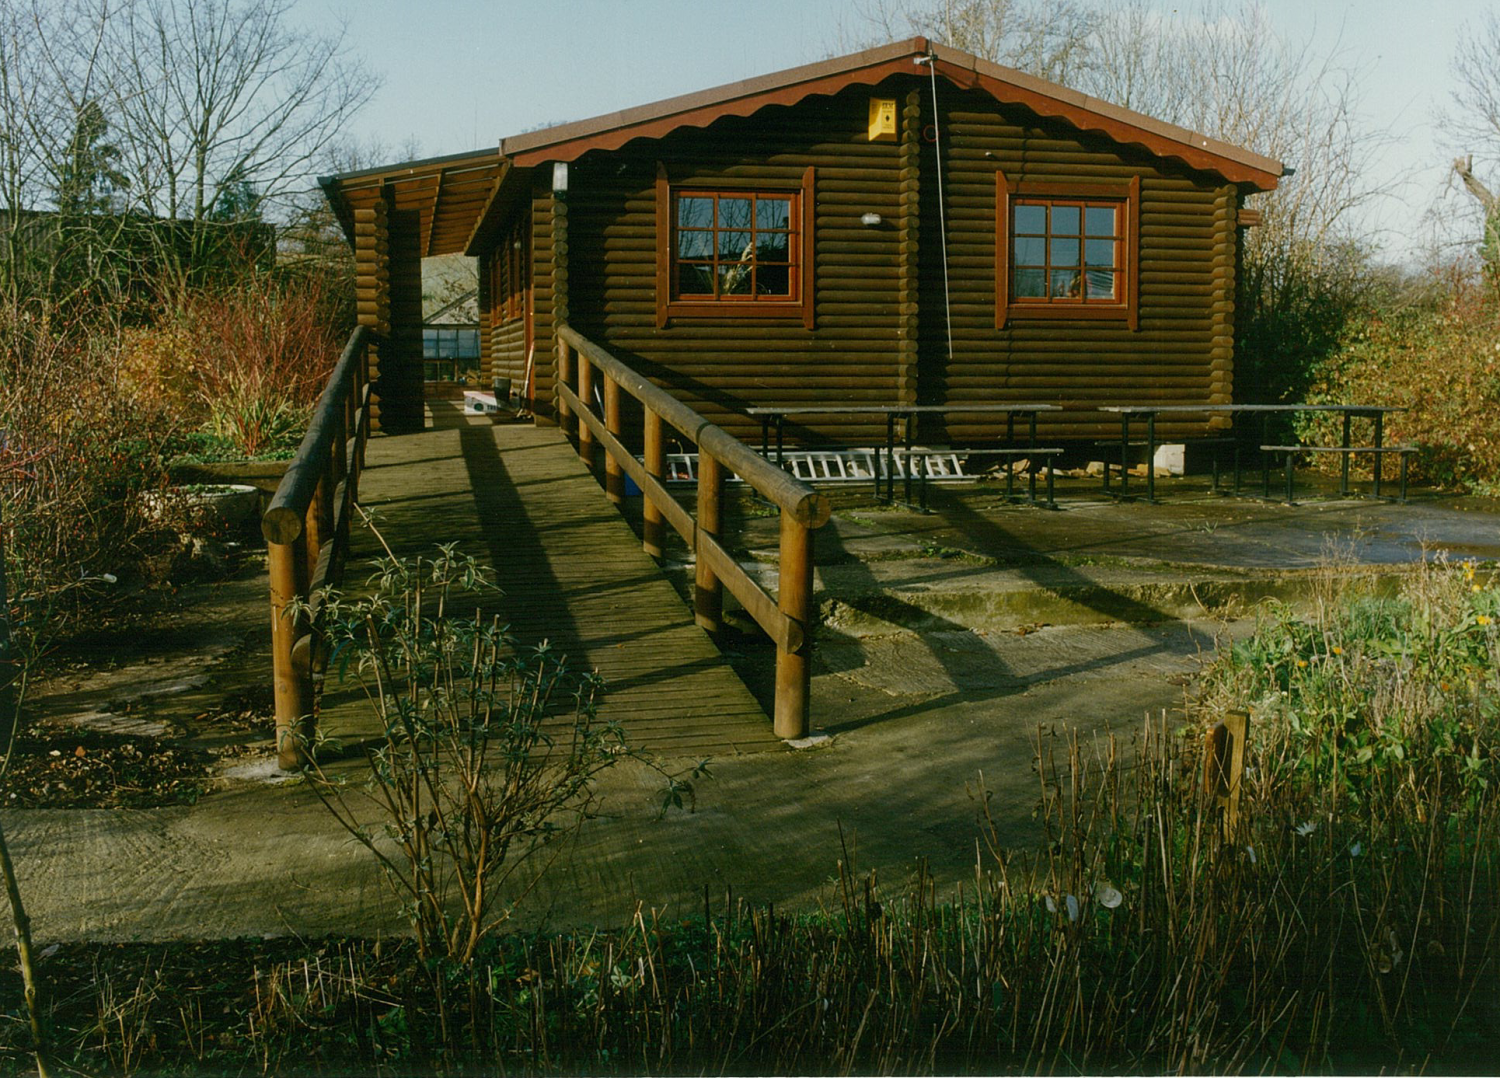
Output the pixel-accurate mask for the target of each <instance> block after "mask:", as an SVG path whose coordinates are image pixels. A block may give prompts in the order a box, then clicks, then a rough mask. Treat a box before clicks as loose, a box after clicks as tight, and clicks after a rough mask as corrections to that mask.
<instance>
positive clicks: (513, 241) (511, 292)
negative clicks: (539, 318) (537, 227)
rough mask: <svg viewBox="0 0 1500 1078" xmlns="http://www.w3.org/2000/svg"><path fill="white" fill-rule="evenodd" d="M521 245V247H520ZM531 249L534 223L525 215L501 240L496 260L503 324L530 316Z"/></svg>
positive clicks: (498, 301) (499, 309)
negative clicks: (527, 304)
mask: <svg viewBox="0 0 1500 1078" xmlns="http://www.w3.org/2000/svg"><path fill="white" fill-rule="evenodd" d="M517 243H519V244H520V246H519V247H517V246H516V245H517ZM530 247H531V221H530V219H529V218H527V217H525V216H522V217H520V218H518V219H517V220H516V223H515V224H513V225H512V226H511V227H510V228H508V229H506V231H505V234H504V236H503V238H502V239H501V241H500V250H499V252H498V253H499V257H498V258H497V259H496V271H497V272H496V273H495V280H496V285H497V287H496V291H497V293H498V296H497V302H496V304H495V309H496V311H497V313H498V314H499V316H500V324H501V325H506V324H507V323H510V322H515V321H517V320H518V319H522V318H525V317H526V290H527V289H528V288H529V287H530V281H528V280H527V278H528V277H529V274H528V273H527V263H528V258H529V256H530V253H531V252H530Z"/></svg>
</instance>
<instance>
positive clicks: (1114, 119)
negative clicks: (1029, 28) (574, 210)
mask: <svg viewBox="0 0 1500 1078" xmlns="http://www.w3.org/2000/svg"><path fill="white" fill-rule="evenodd" d="M929 56H930V57H932V58H933V60H934V63H935V68H936V69H939V70H940V72H941V73H942V74H943V76H944V77H945V78H947V79H948V80H949V81H951V82H953V83H954V84H956V85H959V86H968V87H982V88H984V89H986V90H987V91H988V92H990V93H992V94H994V96H996V98H997V100H1008V101H1015V102H1016V103H1019V104H1022V105H1025V106H1026V107H1028V108H1031V109H1032V110H1033V111H1036V112H1037V113H1038V114H1039V115H1042V116H1047V117H1051V118H1059V119H1062V120H1064V121H1066V122H1068V123H1070V124H1071V125H1073V126H1074V127H1077V128H1078V129H1080V130H1085V131H1099V132H1102V133H1103V134H1105V135H1106V136H1107V137H1109V138H1111V139H1112V140H1114V141H1116V142H1121V143H1124V144H1132V143H1134V144H1138V145H1141V146H1143V147H1145V148H1146V149H1147V150H1149V151H1151V152H1152V153H1155V154H1157V155H1158V156H1161V157H1174V158H1178V159H1180V160H1182V161H1183V162H1184V163H1186V164H1188V165H1189V166H1190V167H1193V168H1197V169H1202V170H1206V171H1210V172H1216V173H1218V174H1220V175H1223V176H1224V177H1225V178H1226V179H1229V180H1231V181H1233V182H1238V183H1245V184H1249V185H1250V186H1252V187H1255V188H1258V189H1269V188H1272V187H1275V186H1276V182H1277V180H1278V179H1279V178H1280V177H1281V176H1282V175H1283V174H1284V173H1285V169H1284V167H1283V166H1282V164H1281V162H1279V161H1276V160H1274V159H1273V158H1270V157H1266V156H1264V155H1263V154H1258V153H1255V152H1254V151H1251V150H1247V149H1244V148H1243V147H1240V146H1236V145H1234V144H1232V143H1228V142H1224V141H1222V140H1219V139H1214V138H1210V137H1209V136H1207V135H1204V134H1202V133H1201V132H1197V131H1192V130H1189V129H1188V128H1185V127H1179V126H1178V125H1176V124H1170V123H1167V122H1166V121H1164V120H1157V119H1154V118H1152V117H1150V116H1147V115H1145V114H1143V113H1139V112H1135V111H1134V110H1132V109H1128V108H1125V107H1123V106H1121V105H1115V104H1111V103H1110V102H1107V101H1103V100H1100V99H1098V98H1094V97H1090V96H1088V95H1087V94H1083V93H1079V92H1078V91H1076V90H1070V89H1068V88H1067V87H1065V86H1061V85H1059V84H1057V83H1054V82H1049V81H1047V80H1046V79H1042V78H1038V77H1037V76H1035V75H1028V74H1026V73H1025V72H1023V71H1019V70H1017V69H1015V68H1010V67H1005V66H1004V65H1002V64H997V63H993V62H991V61H988V60H983V59H980V58H979V57H977V56H974V55H973V54H971V53H967V52H964V51H963V50H961V49H955V48H952V47H950V46H947V45H938V44H935V43H933V42H931V41H929V40H928V39H927V38H925V37H913V38H908V39H907V40H905V41H898V42H892V43H891V44H889V45H882V46H879V47H877V48H873V49H866V50H864V51H862V52H857V53H850V54H848V55H845V56H838V57H833V58H831V59H827V60H820V61H818V62H816V63H812V64H804V65H802V66H800V67H793V68H787V69H785V70H782V71H778V72H773V73H771V74H768V75H761V76H758V77H756V78H751V79H744V80H741V81H739V82H732V83H726V84H724V85H722V86H717V87H713V88H711V89H707V90H700V91H697V92H695V93H691V94H683V95H679V96H677V97H670V98H666V99H665V100H662V101H657V102H653V103H651V104H647V105H640V106H636V107H634V108H629V109H623V110H621V111H619V112H611V113H604V114H602V115H599V116H594V117H591V118H589V119H586V120H577V121H573V122H571V123H566V124H559V125H557V126H556V127H548V128H543V129H542V130H540V131H533V132H528V133H526V134H523V135H515V136H511V137H509V138H504V139H501V140H500V155H501V156H502V157H505V158H511V159H518V160H517V164H525V165H534V164H537V163H539V162H541V161H544V160H548V159H554V158H555V159H557V160H571V159H572V158H574V157H576V156H578V155H580V154H581V153H583V152H585V151H586V150H588V149H590V148H595V147H598V148H618V147H619V146H620V145H623V144H624V143H625V142H628V141H630V140H631V139H633V138H637V137H660V135H661V134H663V133H664V132H665V131H668V130H673V129H675V126H684V127H701V126H704V125H706V124H707V123H709V122H712V120H713V119H716V118H718V117H719V116H721V115H746V114H748V113H749V112H751V111H754V101H755V99H757V98H765V99H767V103H768V104H769V103H772V102H773V101H774V102H777V103H782V104H785V103H787V101H788V100H791V99H793V98H795V96H796V95H795V89H796V88H797V87H799V86H806V87H807V89H806V92H807V93H808V94H813V93H820V92H822V93H828V92H833V89H835V88H842V87H841V86H840V85H839V80H840V79H841V78H847V79H848V80H849V82H851V83H852V82H859V81H868V79H865V80H861V79H860V78H859V75H860V73H861V72H864V73H865V74H866V75H867V76H871V77H873V76H875V75H878V76H879V77H881V78H884V77H886V76H888V75H889V74H891V73H892V72H893V71H895V70H897V65H898V64H899V63H900V62H901V61H902V60H905V59H908V58H910V59H912V60H916V59H919V58H922V57H929ZM997 91H1006V92H997ZM674 118H680V125H674V124H673V120H674ZM632 128H634V129H637V130H636V131H635V132H634V133H633V132H632V131H631V129H632ZM548 151H556V152H555V153H549V152H548ZM1226 165H1227V166H1228V167H1225V166H1226Z"/></svg>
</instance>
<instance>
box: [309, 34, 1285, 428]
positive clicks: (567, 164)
mask: <svg viewBox="0 0 1500 1078" xmlns="http://www.w3.org/2000/svg"><path fill="white" fill-rule="evenodd" d="M1282 172H1283V169H1282V166H1281V165H1280V164H1279V163H1278V162H1276V161H1274V160H1271V159H1269V158H1266V157H1262V156H1260V155H1258V154H1255V153H1251V152H1249V151H1247V150H1244V149H1241V148H1239V147H1235V146H1231V145H1228V144H1225V143H1222V142H1219V141H1216V140H1214V139H1210V138H1207V137H1205V136H1203V135H1199V134H1196V133H1194V132H1191V131H1187V130H1184V129H1182V128H1179V127H1175V126H1172V125H1170V124H1166V123H1162V122H1159V121H1157V120H1153V119H1150V118H1148V117H1146V116H1142V115H1140V114H1138V113H1134V112H1131V111H1129V110H1127V109H1124V108H1120V107H1117V106H1114V105H1110V104H1107V103H1105V102H1101V101H1097V100H1093V99H1091V98H1088V97H1086V96H1084V95H1082V94H1078V93H1074V92H1073V91H1071V90H1068V89H1065V88H1063V87H1061V86H1058V85H1055V84H1053V83H1049V82H1046V81H1043V80H1041V79H1037V78H1034V77H1032V76H1029V75H1026V74H1023V73H1021V72H1019V71H1015V70H1013V69H1010V68H1006V67H1002V66H1000V65H997V64H992V63H989V62H988V61H984V60H980V59H978V58H976V57H974V56H971V55H968V54H966V53H963V52H960V51H958V50H955V49H951V48H946V47H943V46H940V45H936V44H932V43H930V42H928V41H927V40H925V39H922V38H916V39H913V40H909V41H905V42H900V43H896V44H891V45H887V46H883V47H880V48H875V49H871V50H867V51H864V52H860V53H857V54H853V55H849V56H843V57H838V58H835V59H831V60H826V61H822V62H820V63H815V64H810V65H807V66H804V67H798V68H793V69H791V70H787V71H782V72H778V73H776V74H771V75H766V76H763V77H760V78H756V79H751V80H748V81H744V82H739V83H734V84H731V85H727V86H721V87H718V88H716V89H712V90H707V91H704V92H701V93H696V94H690V95H687V96H683V97H677V98H672V99H669V100H666V101H661V102H658V103H656V104H652V105H646V106H642V107H639V108H631V109H626V110H624V111H621V112H617V113H611V114H609V115H605V116H600V117H596V118H594V119H590V120H583V121H579V122H576V123H568V124H563V125H561V126H557V127H550V128H546V129H543V130H539V131H534V132H529V133H527V134H523V135H519V136H516V137H512V138H506V139H504V140H502V141H501V142H500V144H499V145H498V146H496V147H489V148H486V149H484V150H477V151H475V152H473V153H466V154H457V155H453V156H448V157H442V158H435V159H430V160H423V161H414V162H409V163H404V164H399V165H392V166H388V167H384V168H377V169H370V170H365V171H361V172H355V173H349V174H345V175H340V176H333V177H328V178H326V179H324V180H322V181H321V182H322V184H323V186H324V188H325V191H326V193H327V195H328V197H329V199H330V200H331V202H332V204H333V206H334V208H335V210H336V212H337V214H338V215H339V217H340V220H341V221H342V223H343V225H344V228H345V230H346V232H347V234H348V235H349V237H350V239H351V241H352V243H353V245H354V248H355V253H356V262H357V266H358V296H359V300H358V302H359V312H360V318H361V320H362V321H364V322H366V323H367V324H370V325H372V326H374V327H375V328H376V329H377V331H378V332H379V333H380V334H381V338H382V339H381V343H380V344H379V347H378V355H377V356H375V357H374V368H375V369H374V371H373V372H372V373H373V374H374V377H375V378H376V379H377V382H376V390H377V392H378V395H379V408H380V415H379V422H380V424H381V425H382V426H383V427H384V428H385V429H387V430H390V431H398V430H403V429H411V428H413V427H417V426H420V425H421V422H422V392H423V385H422V359H421V357H422V350H421V324H422V311H421V275H420V260H421V259H422V258H423V257H426V256H431V255H438V254H444V253H452V252H462V253H466V254H468V255H470V256H473V257H474V258H476V259H477V260H478V266H479V278H480V336H481V352H482V357H481V364H482V367H481V377H482V379H483V381H484V382H485V383H486V384H487V383H488V380H489V378H490V377H491V376H496V375H505V376H508V377H510V378H511V379H512V383H513V384H514V385H515V386H516V387H517V389H518V391H520V392H522V393H523V394H524V395H525V396H526V397H528V398H529V399H530V400H531V401H532V404H533V409H534V412H535V415H536V417H537V422H548V421H550V418H551V417H552V416H553V414H554V412H553V382H554V372H555V370H556V362H557V354H558V347H557V341H556V337H555V332H556V329H557V327H558V326H559V325H562V324H568V325H571V326H572V327H573V328H574V329H575V330H577V331H578V332H580V333H582V334H583V335H584V336H586V337H589V338H591V339H592V340H594V341H596V342H597V343H599V344H601V345H603V346H604V347H606V348H607V349H609V350H610V351H611V352H613V353H614V354H615V355H616V356H618V357H619V358H620V359H622V360H623V361H625V362H626V363H628V364H629V365H631V366H633V367H634V368H635V369H637V370H639V371H640V372H642V373H643V374H646V375H647V376H648V377H650V378H652V379H653V380H654V381H656V382H657V383H658V384H660V385H662V386H663V387H665V388H666V389H668V390H669V391H670V392H672V393H673V394H674V395H676V396H678V397H679V398H680V399H682V400H683V401H684V402H686V403H688V404H689V405H690V406H692V407H693V408H695V409H696V410H698V411H699V412H701V413H702V414H703V415H705V416H706V417H708V418H709V419H712V420H714V421H715V422H718V423H720V424H721V425H723V426H725V427H726V428H728V429H729V430H730V431H731V432H733V433H736V434H738V435H740V436H741V437H744V438H747V439H754V438H755V437H757V436H758V433H759V424H758V421H757V420H755V419H753V418H752V417H750V416H748V415H747V414H746V409H747V408H750V407H754V406H762V407H767V406H783V407H789V406H796V405H810V404H817V405H820V406H821V405H825V404H826V405H830V406H836V405H839V404H893V403H920V404H940V405H949V406H953V405H962V404H968V403H981V402H985V403H1007V402H1009V403H1020V402H1044V403H1053V404H1058V405H1061V406H1062V407H1063V409H1064V410H1063V411H1061V412H1057V413H1048V414H1044V415H1043V416H1042V428H1041V429H1042V432H1043V436H1044V437H1045V438H1047V439H1049V440H1058V441H1065V440H1070V439H1080V438H1089V437H1096V436H1100V435H1106V434H1109V433H1111V432H1114V431H1117V429H1118V427H1117V424H1116V421H1114V420H1111V419H1108V418H1107V417H1106V416H1104V415H1101V414H1099V413H1097V412H1095V411H1093V410H1092V409H1094V408H1096V407H1097V406H1099V405H1104V404H1123V403H1128V404H1135V403H1143V402H1150V403H1180V404H1190V403H1229V402H1231V401H1232V399H1233V393H1234V358H1235V353H1234V332H1235V301H1236V287H1235V282H1236V269H1237V265H1238V262H1239V254H1240V247H1241V240H1242V232H1241V230H1242V229H1243V228H1245V227H1248V226H1251V225H1253V224H1255V222H1256V219H1257V216H1258V215H1257V214H1256V213H1254V212H1253V211H1250V210H1247V209H1245V208H1244V205H1243V203H1244V200H1245V198H1246V197H1247V196H1248V195H1251V194H1253V193H1255V192H1259V191H1266V190H1269V189H1271V188H1273V187H1274V186H1275V185H1276V183H1277V180H1278V177H1280V176H1281V175H1282ZM1003 423H1004V420H1003V418H997V417H994V416H991V417H988V418H987V417H985V416H984V415H982V414H972V415H968V416H965V415H963V414H962V413H953V414H950V415H935V414H926V415H923V416H922V417H921V428H920V430H919V432H918V437H919V438H920V439H922V440H926V441H929V442H931V443H933V444H938V443H953V444H959V443H963V442H970V441H978V440H982V439H985V438H987V437H991V436H994V435H995V434H996V433H997V427H1000V426H1003ZM1209 423H1210V421H1209V420H1207V419H1204V420H1201V421H1197V420H1177V421H1174V422H1172V423H1166V422H1164V423H1163V425H1162V430H1161V432H1160V433H1161V434H1162V435H1163V436H1173V435H1177V436H1189V435H1192V434H1196V433H1203V432H1204V431H1205V429H1206V427H1207V426H1208V425H1209ZM787 431H788V434H789V435H792V434H796V435H797V436H798V437H799V438H801V439H802V440H804V441H808V442H816V441H820V440H823V441H833V442H837V443H839V444H844V445H869V444H873V443H876V442H879V441H882V440H883V438H884V435H885V431H884V423H883V421H882V420H880V419H879V418H878V417H875V416H870V415H868V414H866V415H863V416H859V415H849V416H838V415H829V416H826V417H823V416H814V417H807V419H806V421H805V422H800V423H798V424H795V425H792V424H789V425H788V428H787Z"/></svg>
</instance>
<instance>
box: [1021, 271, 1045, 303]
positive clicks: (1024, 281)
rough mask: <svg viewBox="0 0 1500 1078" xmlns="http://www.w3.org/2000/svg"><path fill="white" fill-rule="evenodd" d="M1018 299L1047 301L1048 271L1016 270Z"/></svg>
mask: <svg viewBox="0 0 1500 1078" xmlns="http://www.w3.org/2000/svg"><path fill="white" fill-rule="evenodd" d="M1016 297H1017V298H1018V299H1046V298H1047V271H1046V270H1044V269H1018V270H1016Z"/></svg>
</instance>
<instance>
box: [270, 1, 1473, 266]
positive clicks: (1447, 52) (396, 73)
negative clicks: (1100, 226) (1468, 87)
mask: <svg viewBox="0 0 1500 1078" xmlns="http://www.w3.org/2000/svg"><path fill="white" fill-rule="evenodd" d="M1159 6H1160V7H1161V9H1162V11H1163V12H1164V13H1165V12H1170V11H1173V10H1175V9H1176V6H1177V5H1174V4H1171V3H1166V2H1163V3H1160V4H1159ZM1262 8H1263V10H1264V11H1265V13H1266V15H1267V16H1268V18H1269V19H1270V21H1271V23H1272V24H1273V25H1274V26H1275V27H1276V28H1277V29H1278V30H1279V31H1280V32H1282V33H1283V34H1285V35H1286V36H1287V37H1288V38H1289V39H1290V40H1292V41H1294V42H1299V43H1300V42H1302V41H1305V40H1310V41H1311V42H1312V43H1313V45H1314V47H1315V48H1317V49H1318V50H1320V51H1325V52H1326V51H1328V50H1333V49H1337V50H1338V51H1339V52H1340V59H1341V62H1342V64H1343V65H1344V66H1349V67H1352V68H1354V69H1356V70H1357V71H1358V72H1359V73H1360V84H1361V99H1362V104H1363V111H1364V113H1365V114H1366V117H1367V119H1368V120H1369V121H1370V122H1371V123H1373V124H1375V125H1377V126H1379V127H1382V128H1389V129H1390V130H1391V131H1392V132H1393V134H1394V135H1395V136H1396V139H1395V142H1394V144H1393V145H1392V146H1391V147H1390V148H1389V149H1388V150H1387V151H1386V152H1385V153H1384V154H1383V155H1382V156H1381V158H1380V161H1379V163H1378V165H1377V166H1376V169H1377V171H1378V172H1379V177H1378V178H1379V179H1382V180H1390V181H1393V182H1394V183H1396V184H1397V185H1398V187H1397V190H1396V191H1395V193H1394V194H1393V196H1391V197H1389V198H1387V199H1385V200H1383V201H1382V202H1381V203H1380V205H1379V206H1378V207H1377V208H1376V210H1375V213H1374V219H1373V221H1372V224H1373V225H1374V227H1376V228H1377V229H1378V230H1379V238H1380V240H1381V242H1382V246H1383V248H1384V249H1385V251H1386V253H1387V255H1388V256H1389V257H1392V258H1401V257H1404V256H1406V255H1408V254H1409V253H1410V252H1411V251H1412V250H1413V249H1414V245H1415V244H1417V243H1419V242H1420V241H1421V238H1422V234H1423V233H1422V230H1423V223H1422V218H1423V215H1424V213H1425V212H1426V211H1427V210H1428V208H1429V207H1430V206H1431V205H1432V202H1433V200H1434V199H1435V198H1437V197H1438V196H1439V195H1440V194H1441V193H1442V192H1443V190H1444V189H1445V186H1446V168H1447V163H1448V162H1449V161H1450V160H1451V157H1452V155H1451V153H1450V152H1449V151H1448V149H1447V148H1446V147H1445V146H1444V145H1443V144H1442V141H1441V139H1440V138H1438V137H1436V135H1435V132H1434V130H1433V127H1432V117H1433V113H1434V110H1435V109H1436V108H1437V107H1439V106H1440V105H1441V104H1442V103H1444V101H1446V98H1447V94H1448V92H1449V90H1450V89H1451V79H1450V76H1449V70H1448V64H1449V59H1450V57H1451V55H1452V53H1453V49H1454V46H1455V44H1456V42H1457V38H1458V34H1459V30H1460V26H1461V25H1462V24H1463V23H1464V22H1465V21H1466V20H1471V19H1475V18H1477V17H1479V16H1480V15H1481V14H1482V13H1483V5H1482V4H1478V3H1474V2H1468V3H1465V2H1460V0H1427V3H1425V4H1416V3H1413V2H1412V0H1264V3H1263V4H1262ZM852 11H853V5H852V4H851V3H850V2H849V0H753V2H751V3H745V2H743V0H544V2H541V3H538V2H536V0H488V2H485V0H299V7H298V16H299V18H300V19H301V20H303V21H304V22H305V24H306V25H308V26H309V27H316V28H319V29H328V28H331V27H333V26H335V25H337V23H338V22H339V21H340V20H342V21H344V22H345V23H346V24H347V30H348V37H347V41H348V44H349V46H350V47H351V48H352V49H353V50H355V51H356V52H358V53H360V54H361V55H363V56H364V57H365V58H366V59H367V61H368V62H369V64H370V65H371V66H372V67H373V68H374V69H375V70H377V71H379V72H380V73H382V74H383V76H384V78H385V84H384V86H383V87H382V89H381V90H380V91H379V93H378V94H377V95H376V97H375V98H374V100H373V101H372V102H371V103H370V105H369V107H368V108H367V109H366V111H365V112H364V113H363V114H362V115H361V117H360V119H359V121H358V122H357V125H356V130H355V131H354V132H353V133H354V134H356V135H358V136H360V137H361V138H365V139H379V140H380V141H381V142H382V143H384V144H385V145H386V146H388V147H390V148H391V149H392V151H393V152H395V153H397V154H398V155H400V154H401V152H402V151H404V150H405V149H406V148H407V146H408V143H414V144H415V148H416V149H417V152H418V153H419V154H421V155H423V156H435V155H438V154H445V153H456V152H459V151H463V150H470V149H474V148H476V147H480V146H486V145H492V144H494V143H495V142H497V141H498V140H499V139H500V138H501V137H502V136H505V135H512V134H517V133H519V132H521V131H525V130H530V129H532V128H536V127H540V126H545V125H548V124H553V123H560V122H563V121H567V120H576V119H582V118H585V117H588V116H594V115H598V114H599V113H603V112H610V111H614V110H616V109H619V108H623V107H628V106H630V105H639V104H644V103H646V102H650V101H655V100H658V99H660V98H663V97H670V96H672V95H674V94H680V93H688V92H691V91H693V90H700V89H704V88H706V87H709V86H716V85H718V84H720V83H724V82H731V81H734V80H736V79H742V78H748V77H750V76H753V75H758V74H762V73H764V72H767V71H775V70H779V69H781V68H785V67H793V66H795V65H797V64H801V63H807V62H809V61H812V60H816V59H819V58H821V57H823V56H826V55H828V54H830V53H831V52H834V51H837V44H838V40H839V37H838V34H839V27H840V23H841V21H845V22H847V21H849V20H850V19H851V15H852ZM1288 163H1289V164H1293V165H1295V164H1296V162H1288ZM1447 197H1448V198H1449V200H1450V202H1452V203H1453V204H1455V205H1456V204H1459V203H1461V200H1462V198H1463V197H1465V196H1463V195H1462V194H1461V193H1458V194H1453V193H1450V194H1449V195H1448V196H1447Z"/></svg>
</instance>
